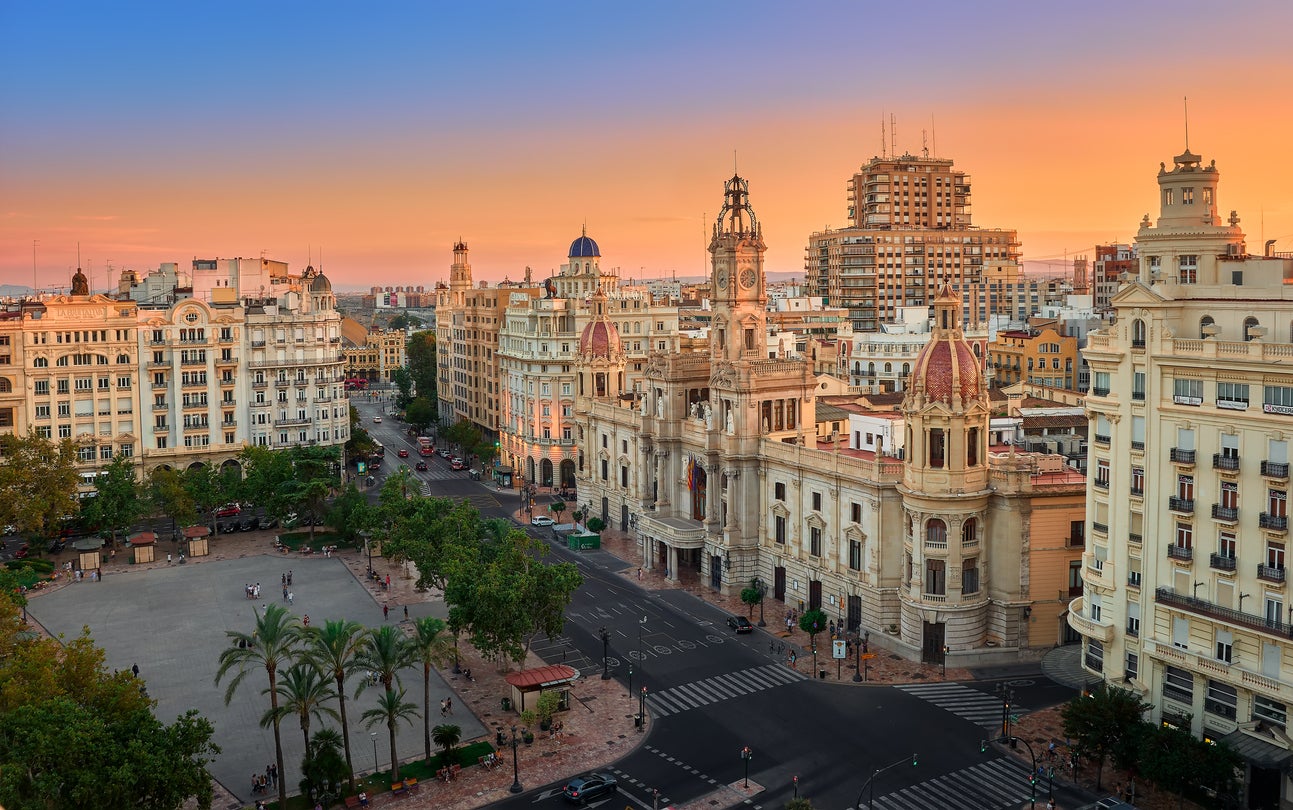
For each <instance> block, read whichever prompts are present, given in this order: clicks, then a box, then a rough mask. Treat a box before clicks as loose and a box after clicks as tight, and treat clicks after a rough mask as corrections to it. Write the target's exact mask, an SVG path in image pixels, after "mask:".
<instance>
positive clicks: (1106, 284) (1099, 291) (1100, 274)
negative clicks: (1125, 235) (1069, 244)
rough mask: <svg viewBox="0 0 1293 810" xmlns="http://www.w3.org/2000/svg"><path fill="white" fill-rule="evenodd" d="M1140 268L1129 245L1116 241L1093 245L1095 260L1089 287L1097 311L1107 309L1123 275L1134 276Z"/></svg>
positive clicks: (1134, 252)
mask: <svg viewBox="0 0 1293 810" xmlns="http://www.w3.org/2000/svg"><path fill="white" fill-rule="evenodd" d="M1139 270H1140V264H1139V263H1138V262H1137V261H1136V251H1135V250H1133V249H1132V246H1131V245H1120V244H1117V243H1114V244H1108V245H1096V246H1095V261H1094V262H1092V269H1091V289H1092V294H1093V295H1094V296H1095V301H1094V306H1095V309H1096V311H1097V312H1104V311H1106V310H1108V309H1109V302H1110V300H1112V299H1113V296H1114V293H1116V292H1118V287H1119V286H1120V285H1121V284H1122V283H1123V281H1122V278H1123V275H1124V274H1126V275H1129V276H1134V275H1135V274H1136V273H1137V272H1139Z"/></svg>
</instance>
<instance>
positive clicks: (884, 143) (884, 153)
mask: <svg viewBox="0 0 1293 810" xmlns="http://www.w3.org/2000/svg"><path fill="white" fill-rule="evenodd" d="M888 135H889V133H888V130H886V129H885V126H884V113H883V112H881V113H880V157H882V158H887V157H889V141H888V140H887V138H888Z"/></svg>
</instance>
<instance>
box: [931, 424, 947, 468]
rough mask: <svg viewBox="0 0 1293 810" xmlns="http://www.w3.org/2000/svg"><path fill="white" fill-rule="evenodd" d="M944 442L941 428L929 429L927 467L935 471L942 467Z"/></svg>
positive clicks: (944, 453)
mask: <svg viewBox="0 0 1293 810" xmlns="http://www.w3.org/2000/svg"><path fill="white" fill-rule="evenodd" d="M945 442H946V440H945V439H944V436H943V429H942V428H931V429H930V431H929V466H931V467H933V468H935V469H941V468H942V467H943V463H944V459H945V457H946V452H947V448H946V444H945Z"/></svg>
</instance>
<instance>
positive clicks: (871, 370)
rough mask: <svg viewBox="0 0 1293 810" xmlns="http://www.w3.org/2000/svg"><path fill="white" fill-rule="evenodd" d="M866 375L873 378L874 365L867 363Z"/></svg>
mask: <svg viewBox="0 0 1293 810" xmlns="http://www.w3.org/2000/svg"><path fill="white" fill-rule="evenodd" d="M866 373H867V374H868V375H869V376H872V377H874V376H875V363H867V364H866Z"/></svg>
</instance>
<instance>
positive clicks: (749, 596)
mask: <svg viewBox="0 0 1293 810" xmlns="http://www.w3.org/2000/svg"><path fill="white" fill-rule="evenodd" d="M762 601H763V592H762V591H760V590H759V589H758V588H754V587H750V588H742V589H741V602H742V603H743V604H744V605H745V618H747V619H748V618H750V617H751V616H753V615H754V606H755V605H757V604H759V603H760V602H762Z"/></svg>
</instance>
